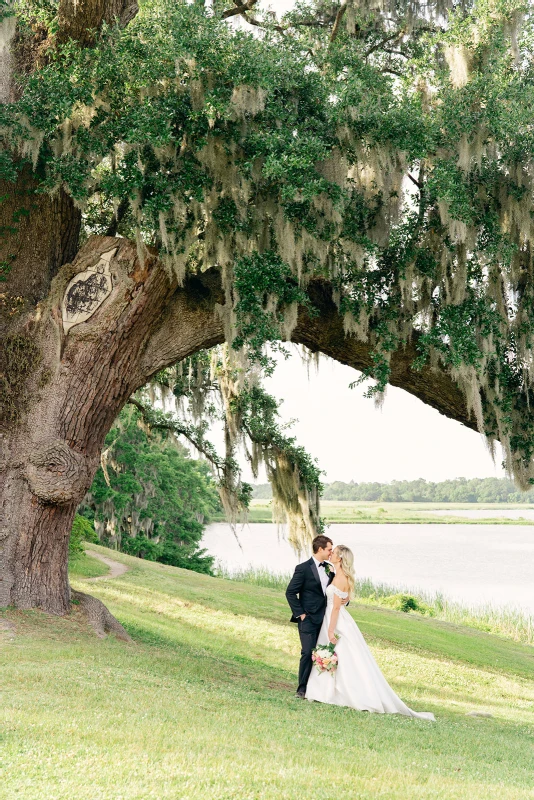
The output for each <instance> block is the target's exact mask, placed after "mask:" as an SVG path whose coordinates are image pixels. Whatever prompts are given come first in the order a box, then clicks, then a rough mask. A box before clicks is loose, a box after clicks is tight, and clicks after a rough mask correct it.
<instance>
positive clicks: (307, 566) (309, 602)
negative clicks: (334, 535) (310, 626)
mask: <svg viewBox="0 0 534 800" xmlns="http://www.w3.org/2000/svg"><path fill="white" fill-rule="evenodd" d="M334 576H335V572H334V570H332V571H331V572H330V575H329V576H328V584H327V585H328V586H329V585H330V584H331V583H332V581H333V580H334ZM286 598H287V602H288V603H289V606H290V608H291V611H292V612H293V614H292V617H291V622H299V617H300V616H301V614H306V615H307V616H308V617H309V618H310V620H311V621H312V622H313V623H315V624H316V625H320V624H321V623H322V621H323V617H324V612H325V610H326V597H325V593H324V592H323V587H322V585H321V579H320V577H319V570H318V569H317V566H316V564H315V561H314V560H313V558H310V559H309V560H308V561H304V563H302V564H298V565H297V566H296V567H295V573H294V575H293V577H292V578H291V580H290V582H289V585H288V587H287V589H286Z"/></svg>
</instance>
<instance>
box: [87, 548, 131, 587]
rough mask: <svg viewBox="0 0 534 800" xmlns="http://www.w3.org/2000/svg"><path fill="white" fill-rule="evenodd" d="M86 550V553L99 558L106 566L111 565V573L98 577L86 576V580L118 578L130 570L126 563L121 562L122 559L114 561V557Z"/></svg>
mask: <svg viewBox="0 0 534 800" xmlns="http://www.w3.org/2000/svg"><path fill="white" fill-rule="evenodd" d="M85 552H86V555H88V556H91V558H96V559H98V561H101V562H102V563H103V564H105V565H106V567H109V573H108V574H107V575H99V576H98V578H86V579H85V580H88V581H106V580H109V579H110V578H118V577H119V576H120V575H124V573H125V572H128V567H127V566H126V564H121V563H120V561H113V559H112V558H108V557H107V556H103V555H101V554H100V553H96V552H95V551H94V550H86V551H85Z"/></svg>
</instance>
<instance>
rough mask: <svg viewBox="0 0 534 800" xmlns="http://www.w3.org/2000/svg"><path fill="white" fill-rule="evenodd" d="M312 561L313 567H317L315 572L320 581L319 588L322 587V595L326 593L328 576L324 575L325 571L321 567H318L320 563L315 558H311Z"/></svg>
mask: <svg viewBox="0 0 534 800" xmlns="http://www.w3.org/2000/svg"><path fill="white" fill-rule="evenodd" d="M312 558H313V560H314V561H315V566H316V567H317V572H318V573H319V578H320V579H321V586H322V587H323V593H324V592H326V587H327V586H328V575H327V574H326V570H325V568H324V567H323V566H319V565H320V564H321V563H322V562H321V561H317V559H316V558H315V556H312Z"/></svg>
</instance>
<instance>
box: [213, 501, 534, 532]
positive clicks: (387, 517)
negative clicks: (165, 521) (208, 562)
mask: <svg viewBox="0 0 534 800" xmlns="http://www.w3.org/2000/svg"><path fill="white" fill-rule="evenodd" d="M518 508H519V509H520V510H525V509H526V508H530V506H528V507H525V506H515V505H513V504H511V503H507V504H505V505H502V504H498V503H493V504H483V503H379V502H372V501H363V500H354V501H352V500H323V501H321V516H322V517H323V518H324V520H325V522H326V523H327V524H334V523H335V524H338V525H340V524H343V523H356V524H359V525H367V524H373V525H375V524H380V525H387V524H392V525H399V524H406V525H408V524H409V525H527V526H528V525H534V520H532V519H527V518H520V519H515V518H511V517H510V518H508V517H492V516H491V510H494V509H504V510H507V511H509V510H517V509H518ZM453 509H456V510H463V511H469V510H470V511H472V510H473V509H479V510H480V509H486V510H487V511H488V516H487V517H484V518H481V519H478V518H473V517H469V516H465V517H462V516H457V515H454V514H450V515H448V514H443V515H441V514H433V513H432V511H436V510H441V511H444V510H449V511H452V510H453ZM214 521H217V522H225V517H224V514H222V513H221V514H217V515H216V516H215V517H214ZM272 521H273V519H272V504H271V501H270V500H252V502H251V504H250V508H249V511H248V522H250V523H254V522H272Z"/></svg>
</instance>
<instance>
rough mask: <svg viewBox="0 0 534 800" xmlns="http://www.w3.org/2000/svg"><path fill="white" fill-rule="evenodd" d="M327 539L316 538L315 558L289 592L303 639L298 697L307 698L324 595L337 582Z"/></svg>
mask: <svg viewBox="0 0 534 800" xmlns="http://www.w3.org/2000/svg"><path fill="white" fill-rule="evenodd" d="M332 548H333V544H332V540H331V539H329V538H328V536H316V537H315V539H314V540H313V542H312V551H313V555H312V557H311V558H310V560H309V561H305V562H304V563H303V564H298V565H297V566H296V567H295V574H294V575H293V577H292V578H291V580H290V582H289V586H288V587H287V589H286V597H287V602H288V603H289V605H290V607H291V611H292V612H293V616H292V617H291V622H297V623H298V626H299V636H300V644H301V651H300V665H299V685H298V689H297V697H302V698H304V697H305V696H306V684H307V683H308V678H309V677H310V672H311V669H312V664H313V662H312V658H311V657H312V650H313V649H314V647H315V646H316V644H317V639H318V637H319V632H320V630H321V625H322V624H323V617H324V614H325V611H326V597H325V592H326V588H327V586H329V584H330V583H331V582H332V581H333V580H334V576H335V572H334V568H333V567H332V565H331V564H328V563H325V562H328V559H329V558H330V554H331V552H332Z"/></svg>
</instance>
